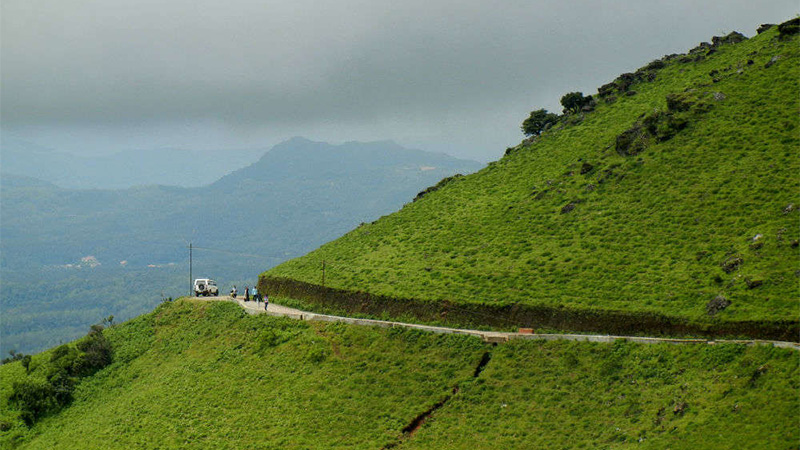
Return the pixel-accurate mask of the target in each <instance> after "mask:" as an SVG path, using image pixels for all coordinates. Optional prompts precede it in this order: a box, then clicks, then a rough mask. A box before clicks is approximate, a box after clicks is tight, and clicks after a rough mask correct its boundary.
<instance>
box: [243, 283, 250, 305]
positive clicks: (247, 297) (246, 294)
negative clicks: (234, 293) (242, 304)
mask: <svg viewBox="0 0 800 450" xmlns="http://www.w3.org/2000/svg"><path fill="white" fill-rule="evenodd" d="M244 301H246V302H249V301H250V286H245V287H244Z"/></svg>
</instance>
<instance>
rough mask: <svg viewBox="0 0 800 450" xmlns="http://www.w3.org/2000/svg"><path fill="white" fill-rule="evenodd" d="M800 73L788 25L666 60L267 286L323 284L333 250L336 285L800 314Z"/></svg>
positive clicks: (708, 317)
mask: <svg viewBox="0 0 800 450" xmlns="http://www.w3.org/2000/svg"><path fill="white" fill-rule="evenodd" d="M662 66H663V67H662ZM799 73H800V45H798V39H797V36H796V35H795V36H794V37H789V38H784V39H779V38H778V31H777V29H776V28H772V29H771V30H768V31H766V32H764V33H762V34H759V35H757V36H755V37H753V38H751V39H749V40H746V41H744V42H740V43H735V44H734V43H721V44H719V45H716V46H713V47H710V46H709V47H702V46H701V47H699V48H698V49H695V50H693V51H692V52H691V53H690V54H689V55H687V56H681V55H673V56H670V57H665V58H663V59H661V60H658V61H656V62H654V63H652V64H650V65H648V66H647V67H646V68H643V69H641V70H640V71H639V72H637V74H636V75H631V74H628V75H624V76H622V77H620V78H619V79H618V80H616V86H615V87H613V88H609V87H604V88H603V89H601V90H602V91H604V94H605V95H603V96H596V98H597V100H598V104H597V106H596V108H595V110H594V111H591V112H585V113H581V114H573V115H569V116H566V117H564V118H562V120H561V122H560V123H559V124H557V125H556V126H555V127H553V128H552V129H550V130H548V131H545V132H544V133H543V134H542V136H540V137H539V138H537V139H531V140H527V141H524V142H523V143H522V144H520V145H519V146H517V147H515V148H512V149H509V151H508V152H507V155H506V156H505V157H504V158H502V159H501V160H499V161H497V162H495V163H492V164H490V165H489V167H487V168H486V169H484V170H482V171H480V172H478V173H476V174H473V175H470V176H467V177H460V178H456V179H453V180H450V181H449V182H445V183H442V185H441V187H440V188H439V189H438V190H436V191H435V192H430V193H428V194H426V195H424V196H423V197H422V198H420V199H418V200H416V201H414V202H413V203H410V204H407V205H406V206H405V207H404V208H403V209H402V210H400V211H399V212H397V213H395V214H392V215H389V216H386V217H383V218H381V219H380V220H378V221H375V222H373V223H371V224H365V225H363V226H361V227H359V228H357V229H355V230H353V231H351V232H350V233H349V234H347V235H345V236H344V237H342V238H340V239H338V240H336V241H333V242H331V243H328V244H326V245H324V246H322V247H321V248H319V249H318V250H316V251H314V252H312V253H310V254H308V255H306V256H304V257H302V258H298V259H294V260H291V261H289V262H287V263H284V264H282V265H280V266H278V267H276V268H273V269H271V270H269V271H267V272H265V273H264V275H263V276H262V287H263V288H265V289H269V290H273V291H281V290H282V289H283V286H284V284H285V283H284V284H282V282H279V281H281V280H280V279H284V280H285V279H291V280H295V281H300V282H303V283H308V284H317V285H318V284H321V282H322V266H323V261H324V263H325V285H326V286H327V287H329V288H335V289H338V290H339V291H344V292H355V291H362V292H368V293H370V294H374V295H377V296H383V297H384V298H395V299H399V300H398V301H402V300H401V299H415V300H417V301H421V302H422V303H439V304H441V303H449V304H455V305H462V306H469V305H473V306H474V305H486V306H489V307H506V308H509V307H512V306H514V307H516V308H525V307H543V308H550V310H551V311H552V310H556V311H560V310H568V311H577V312H591V311H606V312H608V311H612V312H622V313H625V314H631V315H633V316H636V315H637V314H639V315H641V314H645V315H646V314H656V315H659V316H665V317H668V318H673V319H676V320H682V321H690V322H694V323H701V324H712V323H724V322H741V321H782V320H788V321H790V322H792V323H794V324H795V326H794V327H795V328H796V323H797V317H798V313H800V309H798V302H797V289H798V272H797V269H798V263H799V262H800V258H799V257H798V250H797V239H798V228H797V223H798V205H800V199H799V198H798V192H799V191H798V186H800V178H799V177H798V173H800V162H799V160H798V158H797V149H798V145H799V144H800V139H798V129H799V128H798V122H799V120H798V111H799V110H800V102H799V101H798V96H797V92H798V74H799ZM631 80H632V81H631ZM631 83H632V84H631ZM668 99H669V101H668ZM648 128H649V129H650V130H651V131H648ZM626 131H627V132H628V133H625V132H626ZM625 141H628V143H630V141H633V143H632V144H631V145H626V142H625ZM301 291H302V289H299V290H298V289H295V290H294V291H292V292H288V291H287V292H284V293H286V294H290V295H294V296H298V293H300V295H302V292H301ZM326 295H327V294H326ZM340 295H341V292H340ZM317 297H319V296H317ZM718 297H720V298H719V299H718V300H717V301H716V304H717V307H716V308H715V307H714V306H713V305H714V303H711V304H709V303H710V302H712V301H713V300H714V299H715V298H718ZM308 300H315V299H314V298H311V296H309V298H308ZM728 302H730V304H729V305H728V306H727V308H724V306H725V305H726V304H727V303H728ZM362 304H364V303H363V302H362ZM417 304H419V302H418V303H417ZM473 309H474V308H473ZM548 314H550V313H548ZM712 314H715V315H714V316H713V317H712ZM509 317H511V316H509ZM476 320H478V321H479V319H476ZM635 320H636V319H634V321H635ZM510 322H513V321H510ZM534 325H535V323H534ZM793 330H794V329H793ZM756 334H757V333H756ZM789 334H796V333H794V332H792V333H789ZM795 338H796V336H795Z"/></svg>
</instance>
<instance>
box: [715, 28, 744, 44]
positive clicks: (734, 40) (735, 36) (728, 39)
mask: <svg viewBox="0 0 800 450" xmlns="http://www.w3.org/2000/svg"><path fill="white" fill-rule="evenodd" d="M746 40H747V37H745V35H743V34H742V33H739V32H738V31H731V32H730V33H728V34H727V35H726V36H714V37H712V38H711V42H712V44H711V45H712V46H713V47H719V46H720V45H726V44H738V43H739V42H742V41H746Z"/></svg>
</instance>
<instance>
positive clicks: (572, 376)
mask: <svg viewBox="0 0 800 450" xmlns="http://www.w3.org/2000/svg"><path fill="white" fill-rule="evenodd" d="M104 334H105V335H106V336H107V338H108V340H109V341H110V342H111V343H112V345H113V351H114V353H113V355H114V357H113V362H112V363H111V364H110V365H108V366H106V367H105V368H103V369H102V370H100V371H99V372H97V373H95V374H94V375H91V376H87V377H84V378H82V379H81V380H80V381H79V382H78V384H77V386H76V389H75V391H74V400H73V402H72V403H71V404H69V405H67V406H65V407H64V408H62V409H61V410H60V411H56V412H53V413H51V414H50V415H48V416H45V417H43V418H41V419H39V421H38V422H36V423H35V424H34V425H33V426H32V427H30V428H28V427H27V426H26V425H25V424H24V423H23V422H22V420H21V419H20V418H19V417H18V416H19V410H18V407H17V406H16V404H15V403H11V402H9V397H10V395H11V392H12V391H13V389H14V388H13V386H14V384H15V383H19V382H21V381H23V380H25V379H28V380H42V379H43V377H44V373H46V372H47V371H48V367H49V366H50V365H52V364H53V363H52V362H51V360H52V359H53V353H54V352H53V351H48V352H45V353H42V354H39V355H36V356H35V357H34V358H33V361H32V362H31V364H30V369H31V371H30V374H29V375H26V373H25V369H24V368H23V367H22V365H21V364H20V362H14V363H9V364H5V365H3V366H0V447H2V448H19V449H36V448H47V449H50V448H64V449H71V448H75V449H89V448H104V449H105V448H125V449H129V448H270V449H271V448H298V449H300V448H303V449H305V448H314V449H326V448H339V449H345V448H347V449H351V448H359V449H361V448H363V449H379V448H398V449H400V448H428V449H463V448H476V449H477V448H507V449H514V448H519V449H527V448H540V447H541V448H545V447H546V448H598V449H602V448H634V447H635V448H667V447H673V448H677V447H684V446H686V447H692V448H734V447H735V448H762V449H771V448H775V449H784V448H788V446H790V445H793V444H796V443H797V441H798V439H800V431H798V430H800V429H799V428H797V427H796V426H795V425H796V422H797V419H796V418H797V417H798V415H799V414H800V403H798V401H797V392H798V388H800V386H798V380H800V378H799V377H798V375H799V374H800V372H799V368H798V363H800V360H799V359H798V357H797V352H796V351H794V350H783V349H777V348H772V347H746V346H742V345H717V346H707V345H689V346H675V345H667V344H664V345H639V344H631V343H624V342H621V341H619V342H617V343H615V344H591V343H565V342H544V341H514V342H511V343H508V344H503V345H500V346H494V347H493V346H490V345H488V344H484V343H482V342H481V341H480V340H479V339H478V338H475V337H468V336H454V335H436V334H426V333H422V332H418V331H411V330H403V329H397V328H395V329H380V328H371V327H359V326H350V325H343V324H326V323H320V322H302V321H294V320H291V319H282V318H272V317H267V316H249V315H246V314H245V313H244V312H243V311H242V310H241V309H240V308H239V307H238V306H237V305H234V304H232V303H221V302H197V301H185V300H179V301H176V302H173V303H166V304H163V305H162V306H160V307H159V308H157V309H156V310H155V311H154V312H152V313H150V314H147V315H144V316H141V317H139V318H137V319H134V320H132V321H130V322H127V323H124V324H121V325H117V326H114V327H112V328H109V329H106V330H105V331H104ZM482 362H483V363H485V364H483V365H481V363H482ZM476 369H477V370H476ZM427 411H431V412H430V414H429V415H427V416H426V415H424V413H425V412H427ZM417 418H424V420H415V419H417ZM415 422H417V423H418V424H419V425H418V426H416V427H415V426H413V424H414V423H415ZM640 440H641V442H640ZM643 446H644V447H643Z"/></svg>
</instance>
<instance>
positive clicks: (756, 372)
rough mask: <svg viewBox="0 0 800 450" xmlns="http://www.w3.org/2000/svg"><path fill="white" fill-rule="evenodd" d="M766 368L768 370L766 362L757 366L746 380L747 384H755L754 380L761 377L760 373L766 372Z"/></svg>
mask: <svg viewBox="0 0 800 450" xmlns="http://www.w3.org/2000/svg"><path fill="white" fill-rule="evenodd" d="M767 370H769V366H768V365H766V364H764V365H761V366H758V369H756V370H754V371H753V374H752V375H750V380H748V382H747V385H748V386H749V387H753V386H754V385H755V384H756V381H758V379H759V378H761V375H764V374H765V373H767Z"/></svg>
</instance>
